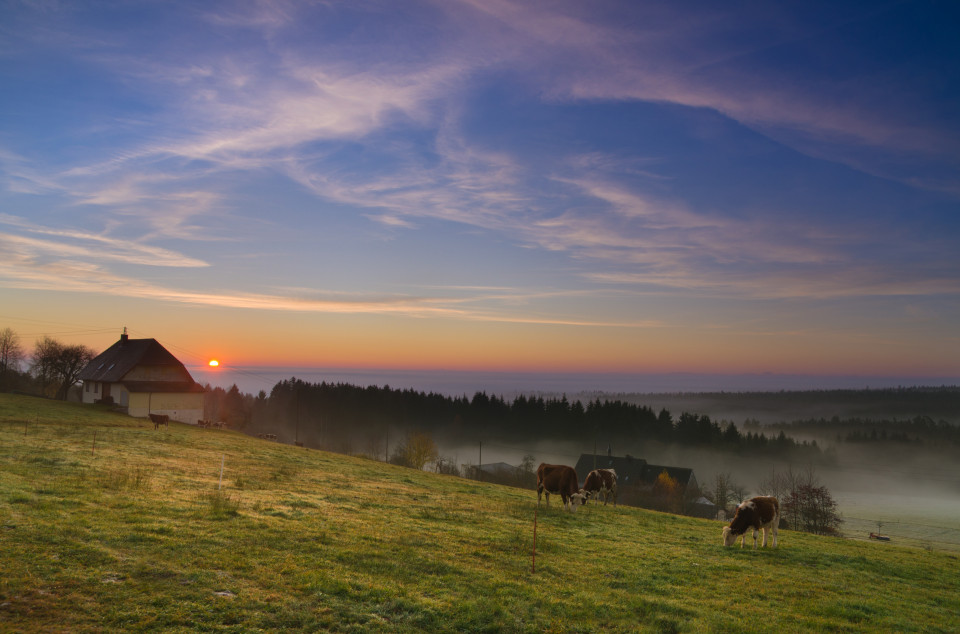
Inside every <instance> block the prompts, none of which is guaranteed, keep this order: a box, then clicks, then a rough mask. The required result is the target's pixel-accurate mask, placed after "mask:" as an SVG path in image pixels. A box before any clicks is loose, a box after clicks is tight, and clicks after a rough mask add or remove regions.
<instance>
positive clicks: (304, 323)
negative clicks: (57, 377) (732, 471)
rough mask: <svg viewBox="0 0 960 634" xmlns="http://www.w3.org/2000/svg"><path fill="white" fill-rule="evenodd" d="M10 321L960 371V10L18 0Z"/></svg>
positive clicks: (503, 356) (230, 353)
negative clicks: (958, 32)
mask: <svg viewBox="0 0 960 634" xmlns="http://www.w3.org/2000/svg"><path fill="white" fill-rule="evenodd" d="M0 14H2V15H3V20H0V92H2V95H3V98H2V99H0V253H2V254H3V256H2V257H0V306H2V307H0V326H5V325H9V326H11V327H13V328H14V329H15V330H18V331H20V332H24V333H26V334H28V335H30V334H34V333H39V332H40V331H41V330H43V331H51V332H53V333H54V334H57V333H72V332H73V330H71V328H72V327H75V329H76V331H77V333H79V332H80V331H83V332H84V333H87V332H97V333H98V334H96V335H95V336H92V337H91V336H90V335H89V334H75V335H74V334H64V335H62V336H63V337H65V338H70V337H77V338H83V337H86V338H87V339H86V340H85V342H86V343H88V344H89V345H92V346H93V347H100V348H103V347H106V346H107V345H109V344H110V343H111V342H112V341H113V340H115V339H116V335H117V333H118V329H119V328H120V327H122V326H129V327H131V328H132V329H133V331H134V332H135V333H139V334H140V335H141V336H148V337H156V338H157V339H159V340H160V341H161V342H169V343H174V344H176V345H180V346H182V347H184V348H185V349H188V350H191V351H195V352H196V354H197V355H198V356H199V357H205V356H221V357H224V358H226V359H232V360H234V361H235V362H237V363H244V364H247V365H251V364H252V365H256V364H260V365H291V364H294V365H296V364H315V365H323V366H331V365H342V366H353V367H396V368H402V367H415V368H459V369H484V370H496V369H502V370H518V369H520V370H530V371H536V370H547V369H555V370H563V371H592V372H616V371H625V372H628V371H629V372H633V371H643V372H657V371H664V372H667V371H669V372H678V371H680V372H682V371H691V372H720V373H722V372H783V373H798V372H799V373H813V374H825V375H829V374H858V375H860V374H877V375H897V376H902V375H916V376H931V377H958V376H960V361H958V359H960V354H958V353H960V340H958V335H957V325H958V323H960V301H958V298H960V257H958V256H957V253H958V247H960V239H958V238H960V169H958V168H960V120H958V113H960V98H958V96H960V63H958V62H960V45H958V44H957V41H956V27H957V25H958V23H960V20H958V18H960V9H958V8H957V7H956V6H955V5H954V3H949V2H881V3H877V2H863V3H857V2H844V3H816V2H803V3H762V2H757V3H750V2H745V3H726V4H723V5H717V4H716V3H707V2H704V3H683V5H682V6H678V4H677V3H668V2H589V3H585V2H564V1H558V2H542V3H541V2H505V1H495V0H493V1H490V0H484V1H482V2H471V1H457V0H443V1H439V2H402V3H395V2H374V1H369V2H363V1H360V2H343V3H340V2H278V1H263V2H225V3H218V2H207V3H199V4H198V3H188V2H78V3H60V2H56V1H36V2H3V3H2V4H0Z"/></svg>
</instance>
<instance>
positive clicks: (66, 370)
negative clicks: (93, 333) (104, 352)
mask: <svg viewBox="0 0 960 634" xmlns="http://www.w3.org/2000/svg"><path fill="white" fill-rule="evenodd" d="M96 356H97V354H96V353H95V352H94V351H93V350H91V349H90V348H88V347H87V346H84V345H82V344H76V345H64V344H62V343H60V342H59V341H57V340H56V339H52V338H50V337H47V336H44V337H43V338H42V339H40V340H38V341H37V343H36V345H35V347H34V350H33V374H34V376H35V377H37V379H38V380H39V381H40V389H41V392H42V393H43V394H44V395H45V396H55V397H56V398H58V399H60V400H66V399H67V396H68V394H69V393H70V388H71V387H73V386H74V385H76V383H77V378H78V377H79V376H80V372H82V371H83V369H84V368H85V367H87V364H88V363H90V361H92V360H93V358H94V357H96ZM51 392H52V394H51Z"/></svg>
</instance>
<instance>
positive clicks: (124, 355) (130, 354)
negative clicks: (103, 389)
mask: <svg viewBox="0 0 960 634" xmlns="http://www.w3.org/2000/svg"><path fill="white" fill-rule="evenodd" d="M137 366H153V367H158V366H159V367H162V366H170V367H172V368H174V370H175V371H176V373H177V374H178V375H179V376H180V377H181V380H180V381H175V382H174V383H178V384H180V383H182V384H183V385H184V386H186V385H189V386H192V385H193V384H194V380H193V377H191V376H190V373H189V372H187V368H186V367H184V365H183V364H182V363H180V361H178V360H177V358H176V357H175V356H173V355H172V354H170V353H169V352H168V351H167V349H166V348H164V347H163V346H161V345H160V343H159V342H158V341H157V340H156V339H128V338H127V336H126V335H123V336H121V337H120V341H118V342H117V343H115V344H113V345H112V346H110V347H109V348H107V349H106V350H104V351H103V352H102V353H101V354H100V355H98V356H97V357H96V358H95V359H94V360H93V361H91V362H90V363H88V364H87V367H85V368H84V369H83V371H82V372H81V373H80V377H79V378H80V380H81V381H100V382H104V383H121V382H123V378H124V377H125V376H126V375H127V374H128V373H129V372H130V371H131V370H133V369H134V368H135V367H137ZM136 383H138V384H139V383H145V384H148V385H158V384H160V383H169V382H168V381H158V382H153V381H150V382H146V381H137V382H136ZM191 389H192V388H191ZM146 391H154V392H155V391H167V390H157V389H149V390H146ZM176 391H189V390H176Z"/></svg>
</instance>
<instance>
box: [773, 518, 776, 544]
mask: <svg viewBox="0 0 960 634" xmlns="http://www.w3.org/2000/svg"><path fill="white" fill-rule="evenodd" d="M773 547H774V548H776V547H777V521H776V520H774V521H773Z"/></svg>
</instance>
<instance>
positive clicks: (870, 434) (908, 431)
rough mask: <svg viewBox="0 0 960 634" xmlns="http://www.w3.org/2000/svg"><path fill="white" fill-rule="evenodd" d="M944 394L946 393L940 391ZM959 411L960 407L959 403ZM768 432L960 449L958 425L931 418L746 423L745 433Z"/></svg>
mask: <svg viewBox="0 0 960 634" xmlns="http://www.w3.org/2000/svg"><path fill="white" fill-rule="evenodd" d="M943 393H948V392H946V391H943ZM958 407H960V403H958ZM761 427H762V428H763V429H768V430H780V431H781V432H786V431H789V432H791V433H797V434H806V435H818V436H820V437H822V438H833V439H835V440H836V441H837V442H839V443H843V442H849V443H870V442H872V443H916V444H925V445H930V446H932V447H941V448H943V447H951V446H952V447H956V446H957V445H960V425H954V424H951V423H949V422H948V421H946V420H942V419H941V420H934V419H933V418H932V417H930V416H914V417H912V418H904V419H897V418H879V419H873V418H862V417H851V418H840V417H839V416H833V417H832V418H810V419H803V420H795V421H792V422H789V423H774V424H768V425H761V424H760V423H759V422H757V421H754V420H747V421H745V423H744V429H748V430H752V429H760V428H761Z"/></svg>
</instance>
